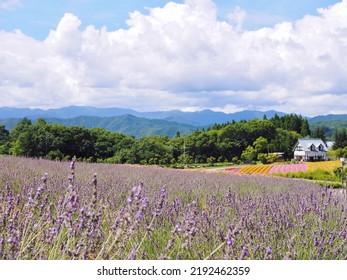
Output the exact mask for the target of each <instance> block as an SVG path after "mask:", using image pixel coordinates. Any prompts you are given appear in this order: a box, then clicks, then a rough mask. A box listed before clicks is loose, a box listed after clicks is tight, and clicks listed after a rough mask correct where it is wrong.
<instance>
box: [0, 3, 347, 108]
mask: <svg viewBox="0 0 347 280" xmlns="http://www.w3.org/2000/svg"><path fill="white" fill-rule="evenodd" d="M318 11H319V15H318V16H306V17H304V18H302V19H300V20H298V21H296V22H281V23H279V24H277V25H275V26H273V27H272V28H261V29H258V30H253V31H248V30H244V29H243V28H242V26H243V23H244V21H246V20H247V14H246V12H245V11H243V10H242V9H241V8H236V9H235V10H234V12H233V13H232V14H231V15H230V18H229V20H230V21H228V22H224V21H220V20H218V19H217V16H216V14H217V7H216V5H215V4H214V3H213V1H211V0H186V1H185V2H184V3H183V4H178V3H175V2H169V3H168V4H167V5H166V6H164V7H162V8H150V9H148V13H147V14H143V13H140V12H138V11H135V12H133V13H131V14H130V16H129V20H128V21H127V25H128V28H126V29H119V30H115V31H108V30H107V29H106V28H101V29H97V28H95V27H94V26H88V27H86V28H85V29H83V30H81V21H80V20H79V19H78V18H77V17H76V16H74V15H72V14H65V15H64V16H63V18H62V19H61V20H60V22H59V24H58V25H57V27H56V29H55V30H51V31H50V33H49V35H48V36H47V38H46V39H45V40H44V41H42V42H41V41H36V40H34V39H32V38H29V37H27V36H25V35H24V34H22V33H21V32H20V31H16V32H13V33H9V32H4V31H0V41H1V42H5V43H2V44H1V45H0V61H2V63H1V64H0V77H1V78H0V92H1V95H2V97H3V98H2V99H1V101H0V106H30V107H61V106H65V105H71V104H75V105H94V106H102V107H110V106H119V107H130V108H134V109H138V110H166V109H174V108H178V109H188V108H189V109H192V108H193V109H194V108H195V109H197V110H199V109H203V108H213V109H216V110H222V111H236V110H241V109H262V110H267V109H277V110H282V111H285V112H295V113H301V114H304V115H314V114H324V113H342V112H345V106H344V102H341V100H343V99H344V100H346V96H347V74H346V73H347V61H346V60H347V57H346V55H345V50H346V47H347V21H346V20H345V19H346V17H347V0H344V1H342V2H340V3H337V4H336V5H334V6H331V7H328V8H325V9H319V10H318ZM24 46H25V47H24Z"/></svg>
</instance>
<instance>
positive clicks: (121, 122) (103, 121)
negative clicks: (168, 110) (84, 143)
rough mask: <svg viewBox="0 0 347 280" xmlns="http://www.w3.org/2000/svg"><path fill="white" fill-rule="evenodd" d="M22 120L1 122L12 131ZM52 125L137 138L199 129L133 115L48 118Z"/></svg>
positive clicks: (186, 132) (171, 134) (184, 132)
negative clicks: (84, 128)
mask: <svg viewBox="0 0 347 280" xmlns="http://www.w3.org/2000/svg"><path fill="white" fill-rule="evenodd" d="M21 120H22V119H6V120H0V124H3V125H5V126H6V128H7V129H9V130H11V129H12V128H13V127H14V126H15V125H16V124H17V123H18V122H19V121H21ZM45 120H46V121H47V123H50V124H62V125H65V126H84V127H86V128H96V127H99V128H104V129H106V130H109V131H114V132H120V133H123V134H127V135H132V136H134V137H136V138H141V137H143V136H149V135H167V136H168V137H174V136H175V135H176V132H177V131H179V132H180V134H181V135H187V134H190V133H192V132H193V131H195V130H196V129H198V128H199V127H196V126H191V125H187V124H179V123H174V122H168V121H165V120H151V119H145V118H138V117H135V116H132V115H123V116H119V117H90V116H82V117H75V118H70V119H58V118H47V119H45Z"/></svg>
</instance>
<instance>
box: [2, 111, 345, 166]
mask: <svg viewBox="0 0 347 280" xmlns="http://www.w3.org/2000/svg"><path fill="white" fill-rule="evenodd" d="M301 137H313V138H322V139H323V140H324V141H325V140H326V137H325V133H324V130H323V129H322V128H320V127H316V128H315V129H314V130H313V131H310V127H309V123H308V121H307V119H305V118H303V117H302V116H298V115H295V114H290V115H285V116H282V117H279V116H278V115H275V116H274V117H273V118H271V119H267V118H266V117H265V116H264V118H263V119H261V120H260V119H253V120H249V121H239V122H235V121H232V122H229V123H224V124H215V125H213V126H211V127H209V128H208V129H197V130H196V131H194V132H193V133H191V134H189V135H186V136H181V134H180V132H179V131H177V132H176V135H175V137H172V138H169V137H167V136H145V137H142V138H140V139H136V138H135V137H133V136H129V135H125V134H121V133H117V132H110V131H108V130H105V129H101V128H92V129H88V128H85V127H82V126H73V127H67V126H64V125H58V124H48V123H47V122H46V121H45V120H44V119H38V120H37V121H36V122H35V123H32V121H31V120H29V119H28V118H24V119H22V120H21V121H20V122H19V123H18V124H17V125H16V126H15V127H14V128H13V129H12V130H11V131H8V130H6V127H5V126H0V154H9V155H15V156H24V157H36V158H39V157H42V158H48V159H53V160H68V159H71V158H72V156H76V157H77V158H78V159H79V160H83V161H87V162H106V163H122V164H123V163H129V164H150V165H151V164H159V165H175V164H194V163H210V164H213V163H216V162H233V163H241V162H255V161H260V162H263V163H271V162H272V161H273V160H274V158H273V156H271V153H275V152H282V153H284V157H285V159H291V158H292V148H293V146H294V144H295V143H296V141H297V139H298V138H301ZM334 140H335V141H336V142H335V146H334V148H335V149H338V151H339V153H340V156H344V154H345V155H346V156H347V150H346V148H345V147H346V146H347V133H346V129H341V130H336V132H335V134H334ZM269 154H270V155H269Z"/></svg>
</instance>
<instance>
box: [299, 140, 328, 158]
mask: <svg viewBox="0 0 347 280" xmlns="http://www.w3.org/2000/svg"><path fill="white" fill-rule="evenodd" d="M293 151H294V160H299V161H320V160H327V151H328V147H327V146H326V144H325V143H324V142H323V140H322V139H318V138H307V139H305V138H304V139H299V140H298V142H297V143H296V144H295V146H294V148H293Z"/></svg>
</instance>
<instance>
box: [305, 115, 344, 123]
mask: <svg viewBox="0 0 347 280" xmlns="http://www.w3.org/2000/svg"><path fill="white" fill-rule="evenodd" d="M327 121H347V114H341V115H333V114H329V115H325V116H316V117H313V118H310V119H309V122H310V123H318V122H327Z"/></svg>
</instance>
